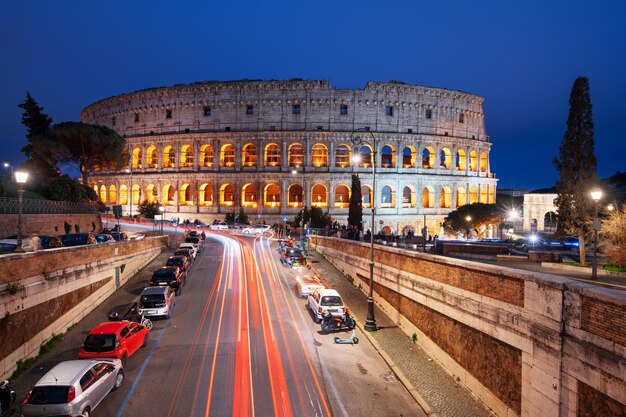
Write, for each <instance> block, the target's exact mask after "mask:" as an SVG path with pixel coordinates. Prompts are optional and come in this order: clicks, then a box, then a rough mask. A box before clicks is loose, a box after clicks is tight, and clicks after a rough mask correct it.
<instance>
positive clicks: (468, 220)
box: [465, 216, 472, 241]
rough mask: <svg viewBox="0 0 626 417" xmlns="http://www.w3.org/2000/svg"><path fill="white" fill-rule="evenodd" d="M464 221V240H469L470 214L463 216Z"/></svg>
mask: <svg viewBox="0 0 626 417" xmlns="http://www.w3.org/2000/svg"><path fill="white" fill-rule="evenodd" d="M465 221H466V222H467V228H466V230H465V232H466V233H465V240H466V241H467V240H469V234H470V222H471V221H472V216H465Z"/></svg>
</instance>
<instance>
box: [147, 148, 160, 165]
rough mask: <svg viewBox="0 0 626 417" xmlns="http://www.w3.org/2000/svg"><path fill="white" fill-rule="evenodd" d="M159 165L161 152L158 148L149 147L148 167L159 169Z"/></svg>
mask: <svg viewBox="0 0 626 417" xmlns="http://www.w3.org/2000/svg"><path fill="white" fill-rule="evenodd" d="M158 164H159V151H157V148H156V146H149V147H148V149H147V150H146V167H147V168H157V167H158Z"/></svg>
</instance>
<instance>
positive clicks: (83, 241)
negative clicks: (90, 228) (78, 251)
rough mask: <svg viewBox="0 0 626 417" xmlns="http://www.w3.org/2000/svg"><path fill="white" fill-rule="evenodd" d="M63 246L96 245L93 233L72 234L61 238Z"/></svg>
mask: <svg viewBox="0 0 626 417" xmlns="http://www.w3.org/2000/svg"><path fill="white" fill-rule="evenodd" d="M61 243H63V246H81V245H90V244H92V243H96V238H95V236H94V235H93V233H70V234H67V235H62V236H61Z"/></svg>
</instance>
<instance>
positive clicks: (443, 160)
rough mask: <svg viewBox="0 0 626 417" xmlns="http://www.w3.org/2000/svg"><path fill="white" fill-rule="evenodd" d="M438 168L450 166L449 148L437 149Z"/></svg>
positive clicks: (450, 154)
mask: <svg viewBox="0 0 626 417" xmlns="http://www.w3.org/2000/svg"><path fill="white" fill-rule="evenodd" d="M439 168H443V169H451V168H452V152H451V151H450V148H441V151H439Z"/></svg>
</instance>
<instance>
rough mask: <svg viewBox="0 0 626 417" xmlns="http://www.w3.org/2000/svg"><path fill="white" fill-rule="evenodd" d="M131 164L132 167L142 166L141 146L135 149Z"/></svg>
mask: <svg viewBox="0 0 626 417" xmlns="http://www.w3.org/2000/svg"><path fill="white" fill-rule="evenodd" d="M130 166H131V167H132V169H139V168H141V149H140V148H135V149H133V156H132V162H131V165H130Z"/></svg>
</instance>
